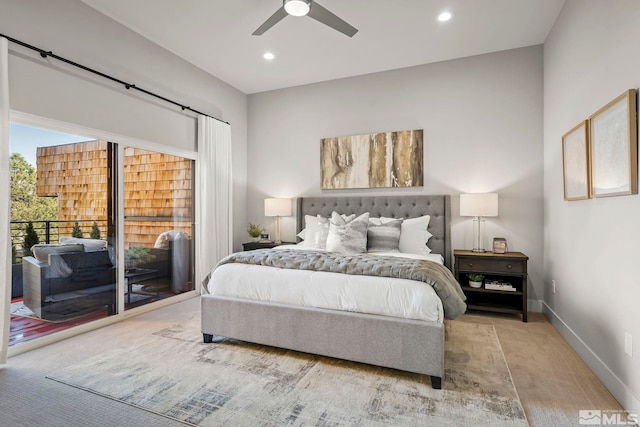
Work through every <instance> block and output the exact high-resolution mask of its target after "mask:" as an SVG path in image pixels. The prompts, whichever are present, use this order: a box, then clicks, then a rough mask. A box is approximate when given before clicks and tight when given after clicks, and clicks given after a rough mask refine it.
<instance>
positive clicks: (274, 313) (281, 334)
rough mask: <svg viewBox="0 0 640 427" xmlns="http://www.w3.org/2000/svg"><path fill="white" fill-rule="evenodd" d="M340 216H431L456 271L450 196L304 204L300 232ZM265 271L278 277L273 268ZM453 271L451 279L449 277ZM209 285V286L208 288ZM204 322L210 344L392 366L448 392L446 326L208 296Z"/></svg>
mask: <svg viewBox="0 0 640 427" xmlns="http://www.w3.org/2000/svg"><path fill="white" fill-rule="evenodd" d="M334 211H335V212H339V213H341V214H345V215H348V214H355V215H361V214H363V213H365V212H368V213H369V215H370V216H371V217H388V218H416V217H421V216H424V215H429V216H430V220H429V225H428V231H429V232H430V233H431V235H432V237H430V239H429V242H428V246H429V248H430V249H431V251H432V252H433V253H435V254H440V255H441V256H442V258H441V259H442V262H443V265H444V266H446V267H447V268H448V269H451V265H452V262H451V256H452V250H451V236H450V232H451V231H450V218H451V212H450V196H448V195H427V196H423V195H421V196H408V195H407V196H363V197H359V196H346V197H338V196H336V197H312V198H298V199H297V212H296V214H297V229H298V231H301V230H302V229H303V228H304V226H305V217H306V216H307V215H309V216H317V215H321V216H323V217H331V214H332V212H334ZM266 251H269V250H262V253H261V251H251V252H252V253H253V252H255V255H256V256H259V255H261V256H263V257H268V256H269V254H268V253H266ZM272 251H275V249H274V250H272ZM272 253H275V252H272ZM244 254H249V253H244ZM260 268H266V269H271V270H274V268H273V267H260ZM285 270H286V269H285ZM281 271H283V270H282V269H280V270H278V274H282V273H280V272H281ZM446 272H447V273H448V274H449V273H450V271H449V270H447V271H446ZM314 274H315V272H314ZM318 274H322V273H318ZM326 274H334V273H326ZM320 277H322V276H320ZM218 280H220V279H218ZM207 284H208V283H205V284H204V285H205V286H204V287H205V289H206V288H207ZM455 285H456V286H457V287H458V289H457V290H456V291H457V292H459V294H460V295H463V294H462V291H461V290H459V285H458V284H457V283H455ZM462 299H464V296H462ZM462 304H463V303H462ZM463 305H464V304H463ZM201 316H202V318H201V326H202V333H203V339H204V342H207V343H210V342H212V339H213V336H214V335H217V336H224V337H229V338H234V339H238V340H242V341H248V342H254V343H258V344H263V345H269V346H274V347H280V348H286V349H291V350H296V351H301V352H306V353H312V354H318V355H322V356H329V357H334V358H339V359H345V360H350V361H355V362H361V363H367V364H371V365H377V366H384V367H388V368H394V369H399V370H403V371H409V372H415V373H420V374H425V375H428V376H430V377H431V383H432V387H433V388H436V389H439V388H441V381H442V377H443V376H444V340H445V337H444V323H443V322H442V321H433V320H419V319H411V318H402V317H394V316H392V315H380V314H370V313H361V312H356V311H343V310H338V309H328V308H318V307H314V306H303V305H298V304H293V303H283V302H273V301H261V300H256V299H251V298H245V297H236V296H223V295H217V294H209V293H203V294H202V296H201Z"/></svg>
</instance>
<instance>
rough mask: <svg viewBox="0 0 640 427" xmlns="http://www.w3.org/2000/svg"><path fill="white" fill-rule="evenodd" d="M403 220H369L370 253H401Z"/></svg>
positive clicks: (368, 241)
mask: <svg viewBox="0 0 640 427" xmlns="http://www.w3.org/2000/svg"><path fill="white" fill-rule="evenodd" d="M401 227H402V219H386V218H385V219H384V220H383V219H382V218H369V228H368V229H367V251H368V252H399V251H400V249H399V246H400V230H401Z"/></svg>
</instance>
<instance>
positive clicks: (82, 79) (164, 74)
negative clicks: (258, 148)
mask: <svg viewBox="0 0 640 427" xmlns="http://www.w3.org/2000/svg"><path fill="white" fill-rule="evenodd" d="M0 33H3V34H5V35H7V36H9V37H12V38H15V39H18V40H21V41H23V42H26V43H28V44H31V45H34V46H36V47H39V48H42V49H45V50H47V51H53V53H55V54H57V55H60V56H62V57H65V58H67V59H70V60H73V61H75V62H78V63H80V64H82V65H85V66H88V67H91V68H94V69H96V70H98V71H101V72H104V73H106V74H110V75H112V76H114V77H117V78H118V79H120V80H123V81H126V82H128V83H133V84H135V85H137V86H139V87H141V88H144V89H146V90H149V91H151V92H155V93H158V94H159V95H162V96H165V97H167V98H169V99H172V100H175V101H177V102H179V103H182V104H183V105H188V106H190V107H192V108H194V109H196V110H199V111H202V112H204V113H207V114H209V115H212V116H215V117H217V118H220V119H222V120H224V121H228V122H230V123H231V132H232V141H233V170H234V202H233V203H234V212H235V213H236V218H237V221H236V224H235V230H234V231H235V232H234V236H235V238H236V242H235V247H236V248H241V246H240V244H241V243H242V240H243V237H244V224H245V222H246V155H247V143H246V140H247V132H246V123H247V97H246V95H245V94H243V93H241V92H240V91H238V90H237V89H234V88H233V87H231V86H229V85H227V84H226V83H224V82H222V81H221V80H219V79H217V78H215V77H213V76H211V75H209V74H207V73H205V72H204V71H202V70H200V69H199V68H197V67H195V66H193V65H191V64H189V63H187V62H186V61H183V60H182V59H180V58H178V57H177V56H175V55H173V54H172V53H170V52H168V51H167V50H164V49H162V48H160V47H159V46H157V45H155V44H153V43H151V42H150V41H148V40H147V39H145V38H143V37H141V36H139V35H137V34H136V33H134V32H132V31H130V30H128V29H127V28H125V27H123V26H122V25H120V24H118V23H116V22H114V21H112V20H111V19H109V18H107V17H105V16H104V15H102V14H100V13H98V12H96V11H95V10H94V9H92V8H90V7H88V6H86V5H85V4H84V3H82V2H80V1H78V0H56V1H50V0H20V1H5V0H3V1H2V5H1V7H0ZM9 48H10V58H9V61H10V63H9V65H10V67H9V72H10V82H9V83H10V98H11V101H10V102H11V108H12V109H13V110H14V111H19V112H24V113H30V114H34V115H37V116H41V117H45V118H49V119H55V120H60V121H64V122H68V123H72V124H75V125H80V126H85V127H89V128H92V129H97V130H102V131H107V132H111V133H116V134H120V135H125V136H128V137H132V138H137V139H142V140H146V141H150V142H152V143H157V144H161V145H164V146H167V147H175V148H178V149H181V150H188V151H194V150H195V149H196V147H195V140H196V129H197V128H196V120H195V115H194V114H191V113H183V112H182V111H181V109H180V108H179V107H173V106H171V105H169V104H166V103H163V102H161V101H158V100H155V99H153V98H151V97H148V96H146V95H144V94H141V93H137V92H134V91H127V90H126V89H125V88H123V87H122V86H120V85H118V84H115V83H110V82H108V81H107V80H104V79H102V78H99V77H93V76H92V75H91V74H89V73H86V72H83V71H80V70H77V69H75V68H73V67H70V66H65V65H64V64H62V63H61V62H59V61H57V60H55V59H51V58H49V59H47V60H43V59H42V58H41V57H40V56H39V54H37V53H36V52H33V51H30V50H28V49H26V48H23V47H20V46H18V45H16V44H12V43H10V44H9ZM115 142H117V141H115Z"/></svg>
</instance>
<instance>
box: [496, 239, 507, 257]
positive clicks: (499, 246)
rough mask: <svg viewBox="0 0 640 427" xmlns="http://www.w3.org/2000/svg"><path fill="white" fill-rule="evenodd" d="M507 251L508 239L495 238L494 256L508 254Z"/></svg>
mask: <svg viewBox="0 0 640 427" xmlns="http://www.w3.org/2000/svg"><path fill="white" fill-rule="evenodd" d="M507 251H508V249H507V239H505V238H504V237H494V238H493V253H494V254H506V253H507Z"/></svg>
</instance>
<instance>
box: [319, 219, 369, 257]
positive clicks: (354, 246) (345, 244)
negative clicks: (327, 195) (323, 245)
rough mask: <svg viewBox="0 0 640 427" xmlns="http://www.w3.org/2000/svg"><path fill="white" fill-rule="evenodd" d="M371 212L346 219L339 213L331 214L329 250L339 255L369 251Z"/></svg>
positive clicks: (328, 239) (328, 237) (328, 238)
mask: <svg viewBox="0 0 640 427" xmlns="http://www.w3.org/2000/svg"><path fill="white" fill-rule="evenodd" d="M368 228H369V212H365V213H363V214H362V215H360V216H359V217H356V218H353V219H350V218H349V217H347V218H344V217H343V216H341V215H340V214H338V213H337V212H332V213H331V219H330V220H329V235H328V236H327V250H328V251H330V252H339V253H362V252H366V251H367V229H368Z"/></svg>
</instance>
